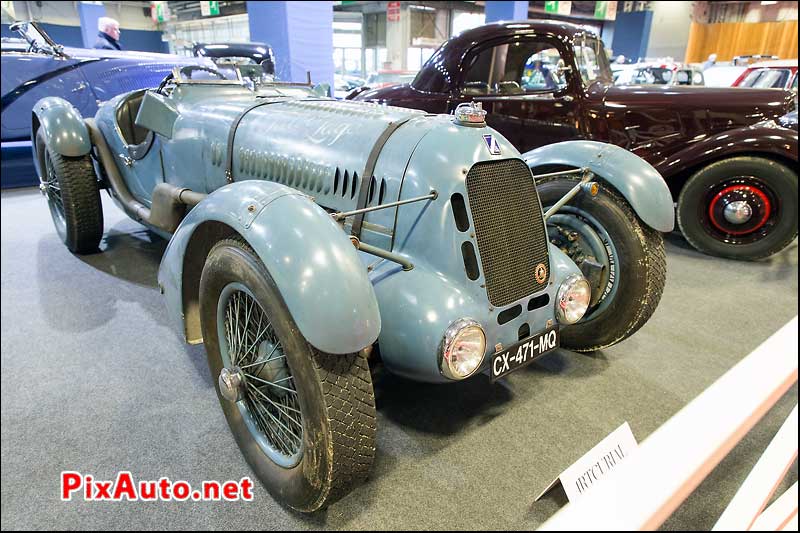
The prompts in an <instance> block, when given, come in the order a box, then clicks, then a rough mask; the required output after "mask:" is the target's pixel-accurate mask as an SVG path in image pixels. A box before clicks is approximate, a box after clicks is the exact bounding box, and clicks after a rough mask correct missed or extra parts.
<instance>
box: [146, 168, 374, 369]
mask: <svg viewBox="0 0 800 533" xmlns="http://www.w3.org/2000/svg"><path fill="white" fill-rule="evenodd" d="M207 222H217V223H222V224H225V225H226V226H229V227H230V228H231V229H233V230H234V231H236V232H237V233H239V234H240V235H241V236H242V237H243V238H244V239H245V240H246V241H247V242H248V243H249V244H250V246H251V247H252V248H253V250H255V252H256V254H258V256H259V258H260V259H261V261H262V262H263V263H264V265H265V266H266V268H267V270H268V271H269V273H270V275H271V276H272V278H273V280H274V281H275V284H276V285H277V288H278V290H279V291H280V293H281V295H282V296H283V299H284V302H285V303H286V306H287V307H288V309H289V312H290V313H291V314H292V318H293V319H294V321H295V323H296V324H297V327H298V329H299V330H300V332H301V333H302V334H303V336H304V337H305V338H306V340H307V341H308V342H309V343H310V344H311V345H312V346H314V347H315V348H317V349H318V350H321V351H323V352H327V353H334V354H343V353H352V352H357V351H359V350H361V349H363V348H365V347H367V346H370V345H371V344H372V343H374V342H375V340H377V338H378V334H379V333H380V327H381V320H380V314H379V312H378V302H377V300H376V298H375V292H374V290H373V288H372V284H371V283H370V281H369V278H368V277H367V272H366V269H365V268H364V265H363V264H362V263H361V260H360V259H359V257H358V253H357V251H356V249H355V247H354V246H353V245H352V243H351V242H350V239H349V238H348V237H347V235H346V234H345V233H344V232H343V231H342V229H341V228H340V227H339V226H338V225H337V224H336V223H335V222H334V221H333V219H332V218H331V216H330V215H329V214H328V213H326V212H325V211H324V210H323V209H322V208H321V207H319V206H318V205H317V204H315V203H314V202H313V201H312V200H311V199H310V198H309V197H308V196H306V195H304V194H302V193H300V192H299V191H297V190H295V189H292V188H290V187H286V186H284V185H280V184H278V183H273V182H266V181H242V182H237V183H233V184H231V185H227V186H225V187H222V188H220V189H217V190H216V191H214V192H213V193H211V194H209V195H208V197H207V198H205V199H204V200H203V201H202V202H200V203H199V204H197V206H195V207H194V208H193V209H192V210H191V211H190V212H189V214H188V215H187V216H186V218H185V219H184V220H183V222H181V224H180V226H179V227H178V229H177V230H176V231H175V234H174V235H173V237H172V239H171V240H170V242H169V245H168V246H167V249H166V251H165V253H164V257H163V259H162V261H161V266H160V267H159V274H158V279H159V286H160V288H161V290H162V291H163V293H164V295H165V297H166V301H167V307H168V309H169V312H170V315H171V316H172V317H173V318H174V319H175V320H176V321H177V322H178V323H182V325H183V327H184V330H185V331H186V332H187V340H189V341H190V342H192V341H195V342H196V341H199V340H201V339H198V338H196V337H194V338H192V335H190V334H189V329H190V326H191V324H190V322H191V321H192V320H195V321H196V320H197V316H196V315H195V316H194V317H191V316H189V315H190V313H197V310H196V309H193V308H196V306H194V305H188V306H187V305H186V302H187V298H186V294H185V291H186V290H196V287H195V285H192V286H191V287H189V286H184V284H185V283H189V282H187V280H193V279H195V278H196V279H197V280H198V281H199V275H196V276H192V275H191V274H190V273H189V272H188V271H187V270H188V268H191V262H190V263H187V261H186V260H185V259H186V255H187V249H188V248H189V246H190V243H191V241H192V237H193V235H194V234H195V232H196V231H197V230H198V228H199V227H201V225H203V224H204V223H207ZM208 248H210V245H207V246H206V247H205V248H204V249H208ZM190 253H191V252H190ZM204 262H205V256H203V257H201V258H200V261H199V263H200V266H199V268H201V269H202V263H204ZM187 265H188V267H187ZM189 296H192V295H189ZM195 296H196V295H195Z"/></svg>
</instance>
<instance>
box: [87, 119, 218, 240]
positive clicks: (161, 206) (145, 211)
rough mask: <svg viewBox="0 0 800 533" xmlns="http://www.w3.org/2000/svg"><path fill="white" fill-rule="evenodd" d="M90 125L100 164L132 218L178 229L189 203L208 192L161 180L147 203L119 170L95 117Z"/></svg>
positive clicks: (165, 227)
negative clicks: (142, 200) (135, 192)
mask: <svg viewBox="0 0 800 533" xmlns="http://www.w3.org/2000/svg"><path fill="white" fill-rule="evenodd" d="M84 122H85V123H86V127H87V128H88V129H89V136H90V138H91V141H92V144H93V145H94V146H96V147H97V155H98V157H99V159H100V164H101V165H102V166H103V170H104V171H105V173H106V176H108V182H109V185H110V186H111V190H112V192H113V193H114V196H116V198H117V200H119V202H120V204H122V207H123V209H124V210H125V212H126V213H127V214H128V216H129V217H131V218H132V219H134V220H136V221H138V222H141V223H142V224H145V225H148V226H154V227H156V228H159V229H161V230H164V231H168V232H169V233H174V232H175V230H176V229H177V228H178V225H179V224H180V223H181V220H183V217H184V216H185V215H186V207H187V206H188V207H194V206H195V205H197V204H199V203H200V202H201V201H202V200H203V199H204V198H205V197H206V196H208V195H206V194H204V193H199V192H195V191H192V190H190V189H187V188H185V187H184V188H181V187H176V186H174V185H170V184H169V183H159V184H158V185H156V186H155V188H154V189H153V198H152V207H151V208H150V207H147V206H146V205H144V204H142V203H141V202H140V201H139V200H137V199H136V198H134V196H133V194H131V191H130V189H128V186H127V185H126V184H125V180H123V179H122V176H121V175H120V173H119V167H118V166H117V163H116V161H114V155H113V154H112V153H111V149H110V148H109V147H108V143H107V142H106V139H105V137H103V134H102V133H101V132H100V129H99V128H98V127H97V124H96V123H95V121H94V119H92V118H87V119H85V121H84Z"/></svg>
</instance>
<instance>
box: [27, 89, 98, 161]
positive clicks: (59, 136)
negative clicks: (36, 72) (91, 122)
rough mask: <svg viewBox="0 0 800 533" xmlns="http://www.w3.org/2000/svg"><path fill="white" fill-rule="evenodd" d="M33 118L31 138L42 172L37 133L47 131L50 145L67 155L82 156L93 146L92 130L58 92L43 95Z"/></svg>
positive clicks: (47, 140)
mask: <svg viewBox="0 0 800 533" xmlns="http://www.w3.org/2000/svg"><path fill="white" fill-rule="evenodd" d="M33 116H34V120H33V123H32V127H31V142H32V145H33V150H34V157H33V161H34V164H35V165H36V171H37V172H39V175H40V176H41V169H40V168H39V158H38V154H36V134H37V132H38V131H39V130H41V131H42V132H43V133H44V140H45V142H46V143H47V146H48V147H49V148H50V149H51V150H53V151H54V152H55V153H57V154H61V155H63V156H66V157H80V156H82V155H86V154H88V153H89V152H90V151H91V149H92V142H91V140H90V139H89V130H88V129H87V128H86V124H84V123H83V117H81V113H80V111H78V110H77V109H75V106H73V105H72V104H70V103H69V102H67V101H66V100H64V99H63V98H59V97H57V96H48V97H47V98H42V99H41V100H39V101H38V102H36V105H34V106H33Z"/></svg>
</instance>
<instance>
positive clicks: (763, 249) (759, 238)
mask: <svg viewBox="0 0 800 533" xmlns="http://www.w3.org/2000/svg"><path fill="white" fill-rule="evenodd" d="M737 187H738V188H740V189H743V190H745V191H747V190H754V191H755V192H756V194H750V193H748V192H745V196H741V198H752V199H753V203H752V204H748V205H752V206H753V207H752V208H751V212H752V216H751V219H750V220H748V222H747V223H745V224H739V225H732V224H730V225H729V223H728V221H726V220H725V219H724V217H721V216H720V214H719V212H717V211H716V210H715V209H714V207H715V206H716V205H718V204H719V205H722V204H724V201H728V199H727V198H726V199H725V200H724V201H722V202H718V199H719V198H720V196H721V195H723V194H724V193H725V191H728V190H731V189H736V188H737ZM747 188H750V189H747ZM731 194H736V192H735V191H734V192H732V193H731ZM731 199H735V198H731ZM763 205H766V206H768V208H765V207H763ZM762 213H763V215H764V216H763V217H762V216H761V214H762ZM678 226H679V227H680V229H681V233H683V236H684V238H686V240H687V241H688V242H689V244H691V245H692V246H693V247H694V248H696V249H697V250H698V251H700V252H703V253H706V254H709V255H715V256H719V257H727V258H730V259H742V260H747V261H754V260H757V259H763V258H765V257H769V256H771V255H773V254H776V253H778V252H780V251H781V250H783V249H784V248H786V247H787V246H788V245H789V244H790V243H791V242H792V241H793V240H794V239H795V237H797V172H795V171H794V170H792V169H791V168H789V167H787V166H786V165H782V164H781V163H778V162H776V161H772V160H770V159H765V158H763V157H750V156H742V157H731V158H729V159H723V160H722V161H717V162H716V163H712V164H710V165H708V166H707V167H704V168H702V169H700V170H699V171H697V172H696V173H695V174H694V175H692V177H690V178H689V180H688V181H687V182H686V185H684V187H683V189H682V190H681V193H680V195H679V197H678ZM739 227H741V228H742V230H744V232H742V231H737V230H738V228H739ZM730 230H733V231H735V232H736V233H729V231H730Z"/></svg>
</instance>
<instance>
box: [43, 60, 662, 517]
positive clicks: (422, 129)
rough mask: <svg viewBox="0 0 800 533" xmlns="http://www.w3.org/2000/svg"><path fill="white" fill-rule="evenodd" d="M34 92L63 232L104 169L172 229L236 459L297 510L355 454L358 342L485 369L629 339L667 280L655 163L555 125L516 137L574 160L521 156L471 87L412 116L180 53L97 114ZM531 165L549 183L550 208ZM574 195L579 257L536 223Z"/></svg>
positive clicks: (178, 268)
mask: <svg viewBox="0 0 800 533" xmlns="http://www.w3.org/2000/svg"><path fill="white" fill-rule="evenodd" d="M33 112H34V115H33V119H32V122H33V131H32V137H33V139H34V140H35V155H36V162H37V165H38V169H39V175H40V177H41V188H42V191H43V193H44V194H45V196H46V197H47V201H48V203H49V206H50V210H51V212H52V216H53V221H54V223H55V226H56V229H57V231H58V233H59V235H60V236H61V238H62V239H63V241H64V242H65V244H66V245H67V246H68V247H69V249H70V250H72V251H73V252H76V253H90V252H93V251H96V250H97V248H98V244H99V243H100V241H101V237H102V235H103V215H102V209H101V203H100V198H99V191H100V190H101V189H106V190H108V192H109V193H110V195H111V197H112V198H113V199H114V200H115V201H116V203H117V204H118V205H119V207H120V208H122V209H123V210H124V211H125V212H126V213H127V214H128V215H129V216H130V217H131V218H133V219H135V220H137V221H139V222H141V223H142V224H144V225H146V226H148V227H149V228H151V229H152V230H153V231H155V232H157V233H159V234H161V235H163V236H164V237H166V238H168V239H169V245H168V246H167V249H166V252H165V254H164V257H163V259H162V262H161V266H160V269H159V275H158V283H159V287H160V290H161V291H162V293H163V294H164V297H165V300H166V304H167V307H168V308H169V311H170V313H171V315H172V316H173V317H174V320H175V323H176V325H177V326H178V327H179V328H181V330H182V331H183V332H184V334H185V337H186V340H187V342H189V343H201V342H202V343H204V344H205V347H206V351H207V354H208V363H209V367H210V370H211V373H212V375H213V377H214V378H215V380H217V392H218V396H219V399H220V403H221V405H222V409H223V411H224V413H225V416H226V417H227V420H228V423H229V425H230V428H231V430H232V431H233V434H234V436H235V438H236V440H237V441H238V443H239V446H240V447H241V450H242V453H243V454H244V455H245V457H246V458H247V461H248V462H249V464H250V465H251V467H252V468H253V470H254V472H255V473H256V475H257V476H258V477H259V478H260V479H261V480H262V482H263V483H264V484H265V485H266V487H267V488H268V489H269V490H270V492H271V493H272V494H273V495H274V497H275V498H276V499H277V500H279V501H281V502H283V503H285V504H287V505H289V506H290V507H292V508H294V509H298V510H300V511H307V512H309V511H314V510H317V509H320V508H321V507H323V506H325V505H327V504H329V503H331V502H333V501H335V500H336V499H338V498H340V497H341V496H343V495H344V494H346V493H347V492H348V491H349V490H350V489H351V488H352V487H353V486H354V485H355V484H357V483H358V482H359V481H361V480H362V479H364V478H365V477H366V475H367V474H368V472H369V470H370V465H371V463H372V461H373V458H374V455H375V431H376V416H375V403H374V397H373V390H372V381H371V377H370V366H369V364H370V363H373V362H377V361H381V362H382V364H383V365H384V366H385V368H386V369H387V370H389V371H390V372H393V373H396V374H399V375H401V376H405V377H407V378H411V379H415V380H421V381H428V382H439V383H447V382H453V381H458V380H463V379H466V378H469V377H471V376H474V375H476V374H478V373H486V374H488V375H489V376H490V378H491V380H496V379H499V378H502V377H503V376H506V375H507V374H508V373H509V372H512V371H514V370H516V369H518V368H520V367H522V366H524V365H526V364H528V363H530V362H531V361H533V360H534V359H535V358H537V357H539V356H540V355H542V354H543V353H546V352H549V351H551V350H553V349H555V348H557V347H558V346H564V347H568V348H571V349H574V350H595V349H599V348H602V347H605V346H610V345H612V344H614V343H617V342H619V341H621V340H623V339H625V338H626V337H628V336H629V335H631V334H633V333H634V332H635V331H636V330H637V329H639V327H641V326H642V325H643V324H644V323H645V322H646V321H647V320H648V318H649V317H650V316H651V315H652V313H653V311H654V310H655V308H656V306H657V304H658V301H659V299H660V297H661V292H662V290H663V286H664V277H665V262H664V244H663V241H662V237H661V233H660V232H662V231H669V230H671V229H672V223H673V208H672V201H671V198H670V196H669V191H668V190H667V187H666V185H665V184H664V182H663V181H662V179H661V177H660V176H659V175H658V173H657V172H655V170H653V168H652V167H651V166H650V165H648V164H647V163H645V162H644V161H642V160H641V159H639V158H637V157H636V156H634V155H632V154H630V153H628V152H626V151H624V150H622V149H621V148H617V147H613V146H609V145H603V144H599V143H591V142H581V143H572V142H568V143H562V144H560V145H559V144H556V145H551V146H548V147H546V148H545V149H544V150H546V151H544V152H531V153H529V154H526V158H527V159H528V160H529V161H530V164H536V166H537V168H542V166H543V165H545V164H546V163H547V162H548V161H550V160H552V162H553V164H554V165H564V164H567V163H569V164H571V165H573V166H575V167H576V168H578V170H577V171H576V170H554V171H552V172H549V173H548V174H546V175H540V176H536V177H534V176H533V175H532V173H531V171H530V168H529V166H528V164H529V163H526V162H525V160H523V158H522V156H521V154H520V153H519V152H517V150H516V149H515V148H514V147H513V146H512V145H511V144H510V143H509V142H508V141H507V140H506V139H505V138H503V137H502V136H501V135H499V134H498V133H497V132H496V131H494V130H492V129H491V128H488V127H487V126H486V123H485V112H484V111H483V110H482V109H480V106H479V104H474V105H473V104H465V105H462V106H461V107H459V109H458V110H457V112H456V113H455V115H429V114H425V113H423V112H420V111H412V110H407V109H400V108H393V107H385V106H380V105H377V104H368V103H358V102H342V101H336V100H333V99H330V98H327V97H322V96H319V95H318V94H317V93H315V91H314V90H312V89H311V88H310V87H306V86H301V85H292V84H281V83H271V84H267V85H262V86H260V87H258V88H257V89H255V90H251V89H249V88H247V87H246V86H245V85H244V84H243V83H242V82H241V81H238V80H227V79H224V77H223V76H222V75H221V74H219V73H216V72H214V71H213V70H210V69H206V68H203V67H184V68H182V69H176V70H175V71H174V72H173V73H172V74H171V75H169V76H168V77H167V78H165V79H164V80H163V81H162V83H161V84H160V85H159V87H158V88H155V89H148V90H139V91H133V92H129V93H127V94H123V95H120V96H118V97H116V98H113V99H112V100H110V101H109V102H107V103H106V104H104V105H102V106H101V107H100V109H99V110H98V112H97V114H96V115H95V117H93V118H90V117H84V116H82V114H81V113H80V112H79V110H78V109H76V108H75V107H74V106H73V105H71V104H70V103H69V102H67V101H65V100H63V99H60V98H45V99H43V100H41V101H39V102H38V103H37V104H36V106H35V107H34V110H33ZM579 160H580V161H579ZM578 163H580V164H578ZM534 178H536V179H537V180H539V182H540V183H541V184H542V185H541V186H544V185H547V186H550V187H552V186H558V187H561V188H563V190H564V194H563V198H562V199H561V200H560V201H558V202H557V203H555V204H554V205H553V206H545V208H546V209H547V211H546V212H543V207H542V205H540V201H539V195H538V193H537V184H536V182H535V180H534ZM590 204H591V205H592V208H591V209H585V208H586V207H587V206H588V205H590ZM576 206H577V207H580V206H583V208H584V209H583V210H581V211H580V213H584V214H583V215H580V216H593V217H595V218H596V219H597V220H606V221H608V223H607V224H606V225H605V226H604V228H605V229H602V230H600V233H602V235H601V234H600V233H598V234H592V235H588V234H587V235H578V234H577V233H576V234H574V235H573V234H568V235H566V236H564V240H565V241H566V242H575V241H576V240H578V239H583V240H587V241H588V240H590V239H594V241H596V245H597V246H598V252H597V253H598V256H597V257H593V258H592V261H583V263H584V264H587V263H594V264H596V265H597V267H596V268H585V270H586V271H585V272H584V271H582V270H581V269H579V268H578V267H577V266H576V264H575V263H574V262H573V260H572V259H570V257H569V256H568V255H567V253H566V252H565V251H564V250H562V249H561V248H560V247H557V246H555V245H553V244H551V242H550V239H551V237H550V236H548V229H547V226H546V220H547V219H549V218H550V217H563V218H565V219H567V220H568V219H569V217H574V216H578V215H576V214H574V213H573V211H572V210H574V209H576ZM589 212H591V213H594V214H593V215H585V213H589ZM597 220H595V222H597ZM560 226H562V227H563V226H564V225H562V224H560ZM552 238H553V240H557V239H556V238H555V237H552ZM594 241H593V242H594ZM559 242H560V241H559ZM568 246H569V245H568V244H565V245H563V247H565V248H566V247H568ZM585 249H587V248H584V250H585ZM602 250H606V251H602ZM487 386H489V384H488V382H487Z"/></svg>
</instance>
